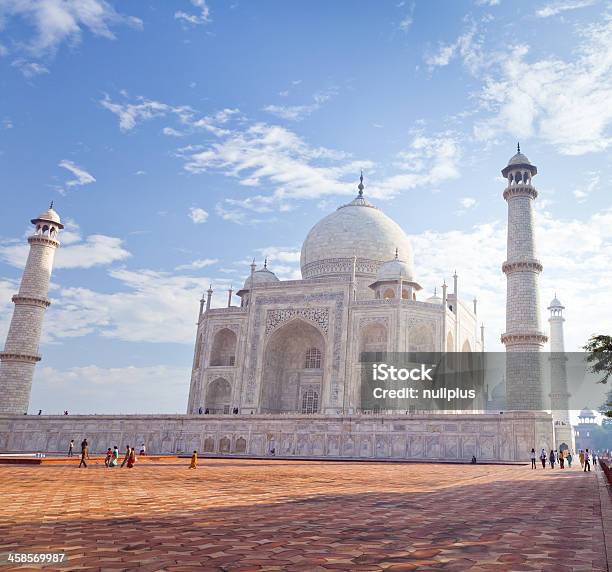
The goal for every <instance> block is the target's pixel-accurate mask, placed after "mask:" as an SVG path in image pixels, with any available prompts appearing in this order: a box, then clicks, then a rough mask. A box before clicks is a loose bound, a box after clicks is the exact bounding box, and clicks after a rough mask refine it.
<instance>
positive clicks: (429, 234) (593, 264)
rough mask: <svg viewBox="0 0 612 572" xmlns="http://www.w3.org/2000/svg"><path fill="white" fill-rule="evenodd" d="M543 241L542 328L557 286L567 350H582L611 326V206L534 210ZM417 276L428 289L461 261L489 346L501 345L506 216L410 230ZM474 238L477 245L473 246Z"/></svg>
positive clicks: (464, 290)
mask: <svg viewBox="0 0 612 572" xmlns="http://www.w3.org/2000/svg"><path fill="white" fill-rule="evenodd" d="M536 226H537V234H536V239H537V244H538V252H539V257H540V258H541V260H542V262H543V265H544V272H543V273H542V275H541V280H540V291H541V318H542V322H541V324H542V328H543V329H544V330H545V331H547V330H548V323H547V321H546V320H547V319H548V312H546V310H545V308H546V307H547V306H548V302H549V300H550V299H552V297H553V294H554V292H555V291H556V292H557V294H558V296H559V298H560V299H561V301H562V302H563V303H564V304H565V306H566V308H567V310H566V318H567V322H566V325H565V340H566V350H567V351H578V350H579V349H580V348H581V346H583V345H584V343H585V342H586V340H587V339H588V337H589V336H590V335H591V334H592V333H594V332H605V331H608V329H609V320H608V319H607V314H606V313H605V312H602V311H601V309H602V308H606V307H607V300H608V296H609V291H610V288H612V274H610V272H609V260H610V259H611V257H612V209H609V210H605V211H602V212H601V213H597V214H594V215H592V216H590V217H589V218H587V219H585V220H578V219H570V220H566V219H555V218H553V217H552V216H551V215H550V214H549V213H547V212H541V211H536ZM411 240H412V243H413V247H414V252H415V268H416V279H417V281H419V282H420V283H421V285H422V286H424V287H425V288H426V289H427V290H433V287H434V286H438V287H439V286H440V284H441V283H442V280H443V279H444V278H446V279H447V283H449V278H450V275H451V274H452V273H453V270H454V269H455V268H456V269H457V273H458V274H459V289H460V293H459V296H460V297H463V298H464V299H465V300H468V301H469V300H470V299H471V298H472V297H473V296H477V297H478V300H479V306H478V307H479V321H484V323H485V326H486V335H487V340H486V344H487V348H488V350H489V351H501V350H503V346H502V345H501V342H500V341H499V336H500V334H501V333H503V331H504V328H505V298H506V279H505V276H504V275H503V273H502V272H501V268H500V266H501V262H502V261H503V260H505V259H506V228H505V224H502V223H501V222H500V221H493V222H490V223H483V224H479V225H476V226H474V227H472V228H471V229H470V230H467V231H458V230H453V231H447V232H434V231H426V232H424V233H421V234H419V235H414V236H411ZM475 245H477V246H478V248H475Z"/></svg>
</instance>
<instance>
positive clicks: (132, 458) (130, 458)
mask: <svg viewBox="0 0 612 572" xmlns="http://www.w3.org/2000/svg"><path fill="white" fill-rule="evenodd" d="M146 451H147V450H146V447H145V444H144V443H143V444H142V446H141V448H140V455H141V456H144V455H146V454H147V453H146ZM68 456H69V457H72V456H74V439H71V440H70V444H69V445H68ZM88 460H89V443H88V442H87V439H86V438H85V439H83V441H81V462H80V463H79V469H80V468H81V467H85V468H87V461H88ZM135 463H136V449H135V448H134V447H130V445H126V448H125V456H124V457H123V461H122V463H121V467H124V466H127V467H128V469H131V468H132V467H133V466H134V464H135ZM118 464H119V447H117V445H115V446H114V447H113V448H112V449H111V448H110V447H109V448H108V449H107V450H106V457H105V459H104V465H105V466H106V467H108V468H111V467H116V466H117V465H118Z"/></svg>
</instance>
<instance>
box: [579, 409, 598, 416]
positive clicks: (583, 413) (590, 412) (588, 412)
mask: <svg viewBox="0 0 612 572" xmlns="http://www.w3.org/2000/svg"><path fill="white" fill-rule="evenodd" d="M578 417H592V418H594V417H595V413H593V410H592V409H589V408H588V407H585V408H584V409H582V410H581V411H580V413H579V414H578Z"/></svg>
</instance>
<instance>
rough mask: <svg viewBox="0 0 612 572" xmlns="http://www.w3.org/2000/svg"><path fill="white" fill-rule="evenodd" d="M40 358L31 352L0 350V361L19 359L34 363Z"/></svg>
mask: <svg viewBox="0 0 612 572" xmlns="http://www.w3.org/2000/svg"><path fill="white" fill-rule="evenodd" d="M41 359H42V358H41V357H40V356H38V355H33V354H22V353H19V352H0V361H21V362H24V363H36V362H37V361H40V360H41Z"/></svg>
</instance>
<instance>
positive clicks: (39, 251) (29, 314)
mask: <svg viewBox="0 0 612 572" xmlns="http://www.w3.org/2000/svg"><path fill="white" fill-rule="evenodd" d="M32 224H33V225H34V226H35V230H34V234H33V235H31V236H29V237H28V242H29V243H30V253H29V254H28V260H27V262H26V265H25V269H24V271H23V276H22V278H21V285H20V287H19V293H18V294H16V295H15V296H13V302H14V304H15V310H14V312H13V318H12V319H11V325H10V328H9V332H8V335H7V337H6V344H5V346H4V351H3V352H0V392H1V393H0V413H14V414H23V413H26V412H27V410H28V404H29V401H30V390H31V389H32V378H33V377H34V366H35V365H36V362H38V361H40V359H41V356H40V355H38V342H39V340H40V334H41V332H42V326H43V318H44V315H45V310H46V309H47V307H48V306H49V305H50V304H51V302H50V301H49V300H48V299H47V293H48V291H49V281H50V279H51V270H52V268H53V258H54V257H55V251H56V250H57V248H58V247H59V245H60V243H59V240H58V234H59V231H60V230H61V229H62V228H64V225H63V224H62V223H61V221H60V217H59V215H58V214H57V213H56V212H55V211H54V210H53V203H51V205H50V206H49V208H48V209H47V210H46V211H45V212H43V213H42V214H40V215H39V216H38V217H37V218H35V219H32Z"/></svg>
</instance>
